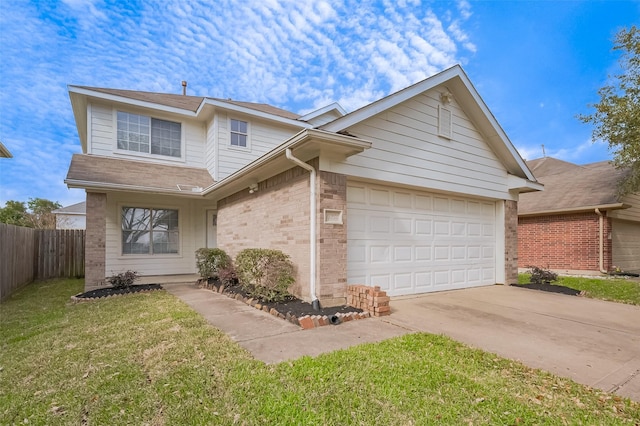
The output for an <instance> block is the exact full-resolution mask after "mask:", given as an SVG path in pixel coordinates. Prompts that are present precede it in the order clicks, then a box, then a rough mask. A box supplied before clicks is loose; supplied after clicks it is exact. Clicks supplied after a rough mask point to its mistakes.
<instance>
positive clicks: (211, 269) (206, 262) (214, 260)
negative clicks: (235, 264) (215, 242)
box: [196, 248, 231, 278]
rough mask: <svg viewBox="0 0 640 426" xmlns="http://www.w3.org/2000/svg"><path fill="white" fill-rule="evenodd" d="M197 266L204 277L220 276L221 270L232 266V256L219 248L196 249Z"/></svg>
mask: <svg viewBox="0 0 640 426" xmlns="http://www.w3.org/2000/svg"><path fill="white" fill-rule="evenodd" d="M196 267H197V268H198V273H199V274H200V276H201V277H202V278H219V276H218V275H219V271H221V270H223V269H225V268H229V267H231V258H230V257H229V256H228V255H227V253H226V252H225V251H224V250H222V249H219V248H201V249H198V250H196Z"/></svg>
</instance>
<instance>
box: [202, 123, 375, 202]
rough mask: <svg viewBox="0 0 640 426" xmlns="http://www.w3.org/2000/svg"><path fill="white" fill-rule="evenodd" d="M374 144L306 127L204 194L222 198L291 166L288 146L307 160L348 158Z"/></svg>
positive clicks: (209, 196)
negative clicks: (287, 153) (287, 151)
mask: <svg viewBox="0 0 640 426" xmlns="http://www.w3.org/2000/svg"><path fill="white" fill-rule="evenodd" d="M370 147H371V142H369V141H366V140H363V139H360V138H356V137H353V136H348V135H342V134H338V133H333V132H326V131H323V130H317V129H304V130H302V131H301V132H299V133H297V134H296V135H295V136H293V137H291V138H290V139H289V140H287V141H286V142H284V143H283V144H281V145H280V146H278V147H276V148H275V149H273V150H272V151H271V152H269V153H267V154H266V155H264V156H262V157H260V158H258V159H257V160H255V161H254V162H252V163H250V164H248V165H246V166H245V167H243V168H242V169H240V170H238V171H237V172H235V173H233V174H231V175H229V176H228V177H226V178H225V179H223V180H221V181H219V182H216V183H214V184H213V185H211V186H209V187H208V188H205V189H204V191H203V195H204V196H205V197H206V198H207V199H211V200H220V199H222V198H225V197H228V196H229V195H232V194H235V193H236V192H239V191H242V190H243V189H245V188H247V189H248V188H249V186H250V185H251V184H255V183H257V182H261V181H263V180H265V179H268V178H270V177H272V176H274V175H276V174H278V173H281V172H284V171H286V170H289V169H291V168H292V167H294V166H293V164H292V163H291V161H289V160H288V159H287V158H286V154H285V153H286V150H287V149H291V151H292V153H293V155H294V156H295V157H296V158H299V159H300V160H302V161H305V162H306V161H309V160H311V159H313V158H316V157H330V158H333V159H340V158H342V159H344V158H347V157H350V156H352V155H355V154H359V153H361V152H363V151H364V150H366V149H368V148H370Z"/></svg>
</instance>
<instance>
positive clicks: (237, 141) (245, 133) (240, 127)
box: [231, 119, 249, 148]
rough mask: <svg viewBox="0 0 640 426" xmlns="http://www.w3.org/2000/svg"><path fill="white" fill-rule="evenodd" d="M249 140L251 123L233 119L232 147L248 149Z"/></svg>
mask: <svg viewBox="0 0 640 426" xmlns="http://www.w3.org/2000/svg"><path fill="white" fill-rule="evenodd" d="M248 138H249V123H247V122H246V121H241V120H234V119H231V146H239V147H241V148H246V147H247V139H248Z"/></svg>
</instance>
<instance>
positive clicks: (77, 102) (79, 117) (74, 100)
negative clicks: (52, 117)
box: [68, 86, 88, 153]
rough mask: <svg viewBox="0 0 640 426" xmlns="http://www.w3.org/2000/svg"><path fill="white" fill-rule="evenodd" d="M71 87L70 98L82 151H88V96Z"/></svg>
mask: <svg viewBox="0 0 640 426" xmlns="http://www.w3.org/2000/svg"><path fill="white" fill-rule="evenodd" d="M68 87H69V99H70V100H71V110H72V111H73V117H74V121H75V123H76V129H77V130H78V138H79V139H80V146H81V147H82V152H84V153H86V152H87V120H88V117H87V97H86V96H84V95H81V94H79V93H75V92H73V91H72V90H71V86H68Z"/></svg>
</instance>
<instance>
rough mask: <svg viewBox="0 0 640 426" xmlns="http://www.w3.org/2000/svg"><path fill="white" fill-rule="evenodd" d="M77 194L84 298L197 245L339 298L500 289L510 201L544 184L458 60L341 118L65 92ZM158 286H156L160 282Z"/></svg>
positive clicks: (311, 296) (505, 271)
mask: <svg viewBox="0 0 640 426" xmlns="http://www.w3.org/2000/svg"><path fill="white" fill-rule="evenodd" d="M69 94H70V98H71V104H72V107H73V112H74V116H75V120H76V125H77V128H78V134H79V137H80V142H81V144H82V151H83V154H78V155H74V156H73V159H72V162H71V165H70V167H69V172H68V174H67V178H66V180H65V182H66V183H67V185H68V186H69V187H73V188H83V189H85V191H86V194H87V200H86V201H87V237H86V238H87V250H86V253H87V257H86V282H85V287H86V288H87V289H89V288H93V287H96V286H99V285H102V283H103V282H104V278H105V276H108V275H111V274H113V273H116V272H120V271H123V270H127V269H133V270H136V271H138V272H140V273H141V274H143V275H147V276H162V275H171V274H192V273H195V271H196V268H195V251H196V250H197V249H198V248H200V247H220V248H222V249H224V250H225V251H227V252H228V253H229V254H230V255H231V256H235V255H236V254H237V253H238V252H239V251H240V250H242V249H244V248H248V247H263V248H274V249H279V250H282V251H283V252H285V253H286V254H288V255H289V256H290V257H291V259H292V261H293V263H294V264H295V267H296V284H295V286H294V288H293V289H292V291H293V293H294V294H296V295H297V296H299V297H301V298H303V299H305V300H307V301H312V300H316V299H318V300H319V301H320V302H321V303H322V304H324V305H325V306H329V305H333V304H342V303H344V302H345V301H346V297H347V283H349V284H363V285H371V286H380V287H381V288H382V289H383V290H385V291H387V292H388V294H390V295H404V294H414V293H423V292H429V291H437V290H447V289H456V288H464V287H471V286H479V285H491V284H495V283H508V282H512V281H513V280H514V279H515V277H516V274H517V263H516V262H517V253H516V249H517V239H516V235H515V233H516V231H515V229H516V226H517V216H516V205H517V200H518V195H519V193H520V192H527V191H536V190H540V189H541V188H542V186H541V185H539V184H538V183H537V182H536V180H535V178H534V176H533V174H532V173H531V171H530V170H529V169H528V168H527V166H526V164H525V162H524V161H523V160H522V158H521V157H520V156H519V154H518V152H517V151H516V149H515V148H514V147H513V145H512V143H511V142H510V141H509V139H508V137H507V136H506V134H505V133H504V131H503V130H502V128H501V127H500V126H499V124H498V123H497V121H496V120H495V118H494V116H493V114H492V113H491V112H490V111H489V109H488V108H487V106H486V105H485V104H484V102H483V101H482V99H481V98H480V95H479V94H478V93H477V91H476V90H475V88H474V87H473V85H472V84H471V82H470V81H469V79H468V77H467V75H466V74H465V73H464V71H463V70H462V68H461V67H459V66H454V67H452V68H450V69H447V70H445V71H443V72H441V73H439V74H436V75H434V76H432V77H430V78H428V79H426V80H424V81H421V82H419V83H417V84H415V85H413V86H410V87H408V88H406V89H403V90H401V91H399V92H397V93H394V94H392V95H389V96H387V97H385V98H383V99H381V100H379V101H376V102H374V103H372V104H370V105H367V106H365V107H363V108H360V109H358V110H356V111H354V112H352V113H350V114H345V112H344V111H343V110H342V108H340V107H339V106H338V105H337V104H332V105H329V106H327V107H325V108H321V109H319V110H317V111H314V112H311V113H308V114H305V115H302V116H300V115H298V114H294V113H291V112H288V111H284V110H282V109H278V108H275V107H272V106H269V105H264V104H256V103H247V102H238V101H233V100H229V99H216V98H207V97H199V96H186V95H172V94H160V93H149V92H139V91H128V90H116V89H101V88H92V87H78V86H70V87H69ZM160 279H161V278H160Z"/></svg>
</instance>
